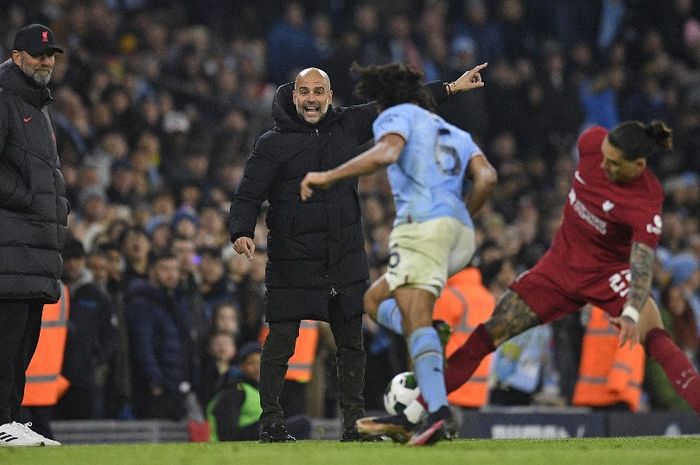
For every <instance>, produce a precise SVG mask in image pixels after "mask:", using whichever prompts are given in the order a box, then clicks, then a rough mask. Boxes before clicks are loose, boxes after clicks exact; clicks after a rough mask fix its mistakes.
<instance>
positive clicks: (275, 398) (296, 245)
mask: <svg viewBox="0 0 700 465" xmlns="http://www.w3.org/2000/svg"><path fill="white" fill-rule="evenodd" d="M465 75H466V73H465ZM463 77H464V75H463ZM462 80H463V78H460V79H458V80H457V81H455V82H452V83H450V84H445V83H440V82H435V83H430V84H428V88H429V89H430V91H431V93H432V94H433V97H434V98H435V99H436V100H437V101H441V100H443V99H444V97H446V96H447V95H449V94H450V93H454V92H457V91H459V90H461V88H462V85H463V82H462ZM332 98H333V91H332V90H331V85H330V80H329V78H328V75H327V74H326V73H325V72H324V71H322V70H320V69H317V68H308V69H305V70H303V71H301V72H300V73H299V74H298V75H297V77H296V80H295V82H294V83H288V84H285V85H283V86H281V87H280V88H279V89H278V90H277V94H276V95H275V99H274V102H273V105H272V116H273V118H274V120H275V125H274V127H273V129H272V130H270V131H268V132H266V133H265V134H263V135H262V136H261V137H260V138H259V139H258V140H257V141H256V143H255V148H254V150H253V154H252V155H251V157H250V158H249V159H248V161H247V162H246V166H245V171H244V175H243V180H242V181H241V184H240V186H239V188H238V190H237V192H236V195H235V196H234V199H233V203H232V205H231V216H230V221H229V230H230V233H231V240H232V242H233V243H234V250H235V251H236V252H238V253H243V254H245V255H246V256H247V257H248V258H249V259H251V260H252V257H253V253H254V251H255V243H254V241H253V235H254V230H255V224H256V221H257V218H258V214H259V213H260V208H261V205H262V203H263V202H264V201H265V200H267V201H268V202H269V207H268V209H267V217H266V223H267V227H268V229H269V235H268V240H267V246H268V263H267V269H266V279H265V284H266V300H265V303H266V314H265V318H266V320H267V322H268V323H269V326H270V332H269V334H268V336H267V339H266V341H265V346H264V347H263V351H262V358H261V373H260V401H261V405H262V409H263V413H262V416H261V417H260V424H261V429H260V440H261V441H263V442H268V441H272V442H276V441H293V440H294V437H292V436H291V435H290V434H289V433H288V432H287V431H286V429H285V427H284V424H283V412H282V408H281V407H280V403H279V396H280V393H281V392H282V387H283V383H284V376H285V372H286V370H287V362H288V360H289V358H290V357H291V356H292V354H293V353H294V346H295V341H296V338H297V335H298V333H299V323H300V321H301V320H302V319H311V320H323V321H328V322H329V323H330V326H331V331H332V332H333V336H334V338H335V343H336V347H337V349H336V360H337V366H338V384H339V389H340V408H341V410H342V413H343V427H344V431H343V440H360V439H361V437H360V435H359V434H358V433H357V430H356V429H355V424H354V423H355V420H357V419H358V418H361V417H362V416H363V412H364V399H363V397H362V388H363V385H364V370H365V353H364V350H363V348H362V332H361V331H362V297H363V294H364V292H365V290H366V289H367V284H368V277H369V272H368V266H367V257H366V255H365V249H364V236H363V233H362V226H361V214H360V201H359V197H358V194H357V179H356V178H353V179H347V180H344V181H341V182H338V183H337V184H335V185H334V186H333V187H331V188H330V189H328V190H325V191H323V192H322V193H320V194H319V195H317V196H314V198H313V199H311V200H310V201H309V202H301V199H300V197H299V183H300V182H301V180H302V178H303V177H304V175H305V174H306V173H308V172H310V171H319V170H327V169H330V168H333V167H336V166H338V165H340V164H342V163H344V162H346V161H347V160H349V159H351V158H353V157H354V156H355V155H357V154H358V153H360V150H359V147H360V146H361V145H363V144H364V143H366V142H368V141H369V140H371V139H372V122H373V121H374V119H375V117H376V116H377V107H376V105H375V104H374V103H368V104H364V105H357V106H352V107H341V108H334V107H333V106H332V104H331V103H332Z"/></svg>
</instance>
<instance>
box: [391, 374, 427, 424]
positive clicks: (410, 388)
mask: <svg viewBox="0 0 700 465" xmlns="http://www.w3.org/2000/svg"><path fill="white" fill-rule="evenodd" d="M419 395H420V389H419V388H418V380H417V379H416V375H415V374H414V373H413V372H412V371H404V372H403V373H399V374H398V375H396V376H394V378H393V379H392V380H391V381H389V384H388V385H387V386H386V389H385V390H384V408H385V409H386V411H387V412H389V413H390V414H391V415H396V414H397V413H401V412H403V410H404V409H405V408H406V407H407V406H408V404H410V403H411V402H413V401H414V400H416V399H417V398H418V396H419Z"/></svg>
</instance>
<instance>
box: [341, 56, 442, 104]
mask: <svg viewBox="0 0 700 465" xmlns="http://www.w3.org/2000/svg"><path fill="white" fill-rule="evenodd" d="M350 69H351V71H353V72H354V73H356V74H357V75H358V76H359V77H360V80H359V81H358V82H357V85H356V86H355V95H356V96H357V97H358V98H361V99H364V100H376V101H377V103H378V104H379V106H380V107H381V108H382V109H386V108H388V107H392V106H394V105H399V104H401V103H415V104H417V105H420V106H421V107H423V108H426V109H428V110H432V109H433V108H434V107H435V102H434V101H433V97H432V95H431V94H430V92H429V91H428V89H426V87H425V86H424V85H423V74H422V73H421V72H420V71H416V70H414V69H412V68H410V67H408V66H406V65H404V64H401V63H390V64H388V65H373V66H366V67H362V66H360V65H359V64H357V63H353V65H352V67H351V68H350Z"/></svg>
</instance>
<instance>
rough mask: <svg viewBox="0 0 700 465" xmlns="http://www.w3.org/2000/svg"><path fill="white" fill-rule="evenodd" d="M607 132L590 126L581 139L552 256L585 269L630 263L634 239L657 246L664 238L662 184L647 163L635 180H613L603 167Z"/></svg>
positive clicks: (571, 266) (577, 267)
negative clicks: (627, 181) (620, 181)
mask: <svg viewBox="0 0 700 465" xmlns="http://www.w3.org/2000/svg"><path fill="white" fill-rule="evenodd" d="M606 134H607V131H606V130H605V129H604V128H602V127H599V126H596V127H592V128H590V129H587V130H586V131H584V132H583V134H581V136H580V137H579V139H578V153H579V162H578V165H577V167H576V172H575V173H574V179H573V180H572V183H571V190H570V191H569V198H568V202H567V203H566V206H565V207H564V220H563V222H562V225H561V227H560V228H559V231H557V234H556V237H555V239H554V242H553V244H552V247H551V249H550V254H551V255H552V257H551V258H554V259H556V260H557V261H560V262H563V263H566V264H567V266H569V267H570V268H572V269H578V270H582V271H594V270H601V269H602V268H604V267H605V265H610V264H620V263H629V259H630V250H631V248H632V242H633V241H637V242H641V243H643V244H646V245H648V246H650V247H652V248H655V247H656V245H657V243H658V241H659V238H660V237H661V227H662V221H661V208H662V204H663V199H664V193H663V189H662V188H661V184H660V183H659V181H658V179H656V176H655V175H654V173H652V171H651V170H650V169H649V168H648V167H647V168H646V169H645V170H644V172H643V173H642V175H641V176H640V177H639V178H637V179H635V180H634V181H632V182H631V183H627V184H622V183H617V182H613V181H610V180H608V178H607V176H606V175H605V171H604V170H603V168H601V166H600V165H601V163H602V161H603V153H602V151H601V145H602V143H603V139H604V138H605V135H606Z"/></svg>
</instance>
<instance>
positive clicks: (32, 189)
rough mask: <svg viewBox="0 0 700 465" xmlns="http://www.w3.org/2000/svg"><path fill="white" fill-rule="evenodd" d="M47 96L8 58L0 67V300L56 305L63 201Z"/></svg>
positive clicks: (65, 206)
mask: <svg viewBox="0 0 700 465" xmlns="http://www.w3.org/2000/svg"><path fill="white" fill-rule="evenodd" d="M51 100H52V98H51V94H50V92H49V89H48V88H46V87H45V86H38V85H36V84H34V83H33V82H32V81H31V80H30V79H29V78H28V77H27V76H25V75H24V73H22V71H21V70H20V69H19V67H17V66H16V65H15V64H14V63H13V62H12V60H11V59H9V60H7V61H5V62H4V63H2V64H0V299H2V300H9V299H27V300H34V301H38V302H44V303H49V302H56V301H57V300H58V298H59V296H60V289H61V286H60V283H59V278H60V277H61V272H62V271H63V260H62V259H61V250H62V248H63V243H64V239H65V236H66V222H67V217H68V211H69V206H68V200H67V199H66V197H65V183H64V180H63V175H62V174H61V171H60V162H59V159H58V152H57V150H56V136H55V135H54V130H53V126H52V123H51V118H50V116H49V111H48V107H47V106H48V104H49V103H50V102H51Z"/></svg>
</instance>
